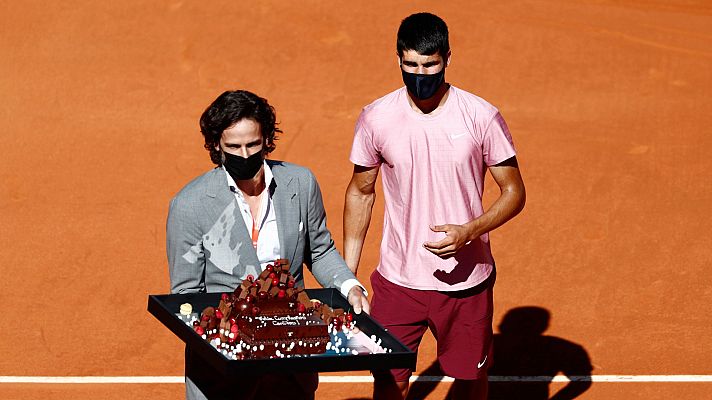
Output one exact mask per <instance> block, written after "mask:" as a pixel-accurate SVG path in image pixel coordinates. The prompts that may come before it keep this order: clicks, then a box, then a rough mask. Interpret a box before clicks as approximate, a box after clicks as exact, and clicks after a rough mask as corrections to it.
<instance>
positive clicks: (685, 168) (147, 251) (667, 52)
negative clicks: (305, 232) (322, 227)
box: [0, 0, 712, 400]
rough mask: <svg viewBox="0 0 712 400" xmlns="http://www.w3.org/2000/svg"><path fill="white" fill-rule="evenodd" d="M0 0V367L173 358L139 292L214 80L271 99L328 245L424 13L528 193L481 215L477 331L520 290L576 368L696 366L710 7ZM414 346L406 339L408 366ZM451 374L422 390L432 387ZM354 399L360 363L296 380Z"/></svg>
mask: <svg viewBox="0 0 712 400" xmlns="http://www.w3.org/2000/svg"><path fill="white" fill-rule="evenodd" d="M670 3H674V4H673V5H670ZM0 9H1V10H2V11H0V94H1V95H2V100H1V102H0V121H2V131H1V133H0V148H2V155H1V156H0V182H2V184H0V243H2V250H0V254H1V255H2V257H1V260H2V261H0V269H1V270H0V276H2V279H1V280H0V305H2V310H3V315H4V317H3V318H2V320H3V323H2V329H1V331H2V334H1V335H0V376H143V375H151V376H153V375H155V376H179V375H181V374H182V372H183V351H182V343H181V342H180V341H179V340H178V339H177V338H176V337H175V336H173V335H172V334H171V333H170V332H169V331H168V330H167V329H166V328H164V327H163V326H162V325H161V324H160V323H159V322H158V321H157V320H156V319H155V318H154V317H152V316H151V315H150V314H148V312H147V311H146V300H147V295H148V294H159V293H166V292H168V290H169V286H168V273H167V262H166V257H165V245H164V243H165V218H166V213H167V207H168V201H169V199H170V198H171V197H172V196H173V195H174V194H175V193H176V192H177V191H178V190H179V189H180V188H181V187H182V186H183V185H184V184H185V183H186V182H188V181H189V180H190V179H192V178H193V177H194V176H196V175H198V174H200V173H202V172H204V171H206V170H207V169H209V168H211V163H210V161H209V157H208V154H207V152H206V151H205V150H203V149H202V142H201V140H202V137H201V135H200V133H199V130H198V118H199V116H200V114H201V112H202V111H203V109H204V108H205V107H206V106H207V105H208V104H209V103H210V102H211V101H212V100H213V99H214V98H215V97H216V96H217V95H218V94H220V93H221V92H222V91H224V90H227V89H238V88H243V89H248V90H251V91H254V92H256V93H258V94H260V95H261V96H264V97H266V98H268V99H269V101H270V102H271V103H272V104H273V105H274V106H275V107H276V109H277V115H278V119H279V121H281V127H282V129H283V130H284V134H283V135H282V137H281V139H280V140H279V142H278V147H277V150H276V152H275V153H273V158H277V159H283V160H288V161H292V162H296V163H299V164H303V165H306V166H308V167H310V168H311V169H312V170H313V171H314V173H315V174H316V176H317V178H318V179H319V181H320V183H321V187H322V190H323V193H324V199H325V203H326V207H327V213H328V216H329V226H330V228H331V230H332V232H333V233H334V237H335V239H336V241H337V245H338V247H339V248H340V247H341V236H342V235H341V230H342V228H341V225H342V223H341V216H342V207H343V196H344V190H345V187H346V184H347V182H348V180H349V178H350V173H351V164H350V162H349V161H348V154H349V150H350V145H351V140H352V132H353V127H354V123H355V120H356V117H357V116H358V114H359V112H360V109H361V107H363V106H364V105H365V104H368V103H369V102H371V101H372V100H373V99H375V98H377V97H380V96H381V95H383V94H385V93H387V92H390V91H391V90H393V89H395V88H397V87H399V86H401V85H402V82H401V80H400V72H399V71H398V66H397V63H396V57H395V33H396V30H397V27H398V24H399V22H400V20H401V19H402V18H403V17H405V16H407V15H408V14H410V13H412V12H417V11H425V10H427V11H431V12H434V13H436V14H439V15H440V16H442V17H443V18H444V19H445V20H446V21H447V22H448V24H449V27H450V31H451V45H452V51H453V54H452V63H451V66H450V68H449V69H448V71H447V80H448V81H449V82H452V83H453V84H455V85H456V86H458V87H460V88H463V89H466V90H469V91H471V92H473V93H476V94H478V95H479V96H481V97H484V98H485V99H487V100H489V101H490V102H491V103H493V104H495V105H496V106H497V107H499V109H500V110H501V112H502V114H503V115H504V117H505V118H506V120H507V121H508V123H509V126H510V129H511V131H512V133H513V136H514V140H515V145H516V147H517V150H518V158H519V162H520V165H521V170H522V175H523V176H524V179H525V182H526V185H527V192H528V193H527V194H528V199H527V205H526V208H525V210H524V212H523V213H522V214H521V215H520V216H518V217H517V218H516V219H515V220H513V221H511V222H510V223H508V224H507V225H506V226H504V227H502V228H500V229H498V230H497V231H495V232H494V233H493V234H492V241H493V251H494V254H495V258H496V260H497V266H498V279H497V285H496V295H495V298H496V299H495V300H496V314H495V329H496V330H497V325H498V324H499V322H500V321H501V320H502V318H503V316H504V315H505V314H506V313H507V312H508V311H509V310H512V309H514V308H517V307H522V306H534V307H539V308H541V309H544V310H547V311H548V312H549V313H550V315H551V321H550V325H549V327H548V329H547V330H546V331H545V332H544V335H546V336H553V337H558V338H561V339H564V340H565V341H566V342H564V343H568V344H571V343H574V344H578V345H580V346H581V347H582V348H583V350H584V351H585V353H586V354H587V356H588V357H590V359H591V362H592V364H593V366H594V370H593V374H594V375H691V374H703V375H709V374H711V373H712V366H711V364H710V360H712V346H710V343H712V328H710V327H711V326H712V318H710V313H709V305H710V298H712V290H711V289H710V283H709V282H710V278H712V273H711V272H710V265H711V264H712V263H711V261H712V250H710V249H712V243H711V238H712V234H711V233H710V232H711V231H712V219H710V217H709V213H710V211H711V206H710V204H712V185H711V184H710V178H711V177H712V172H711V171H712V157H710V154H709V149H710V147H711V145H712V139H711V137H712V135H711V133H712V132H711V128H710V127H711V126H712V102H710V90H711V89H712V73H710V71H712V4H710V3H709V2H707V1H703V0H699V1H694V0H687V1H685V0H681V1H675V2H669V1H662V0H656V1H642V0H629V1H613V0H598V1H594V0H591V1H583V0H580V1H563V0H562V1H518V2H481V1H478V2H470V1H456V2H455V1H454V2H448V3H446V4H441V3H440V2H433V3H432V4H430V3H427V2H424V1H418V2H406V1H401V2H341V3H339V2H316V1H313V2H284V1H259V2H236V1H217V2H216V1H210V2H204V1H165V2H139V1H133V0H131V1H121V2H113V3H112V2H93V1H74V2H22V1H20V2H13V1H2V7H1V8H0ZM489 184H490V185H489V189H488V190H487V191H486V198H487V201H488V202H489V203H491V202H492V201H493V199H494V198H495V197H496V196H497V190H496V188H495V187H494V186H493V185H492V181H491V180H489ZM380 190H381V188H380V186H379V194H380ZM382 210H383V207H382V197H381V198H379V200H378V202H377V204H376V210H375V214H374V215H375V218H374V222H373V224H372V226H371V229H370V232H369V236H368V243H367V247H366V250H365V255H364V258H363V264H362V268H361V271H360V273H359V276H360V278H361V279H362V280H363V282H364V283H366V284H367V285H368V275H369V273H370V272H371V271H372V270H373V268H374V267H375V265H376V264H377V261H378V244H379V242H380V231H381V222H380V216H381V214H382ZM309 284H310V285H314V281H313V280H310V281H309ZM540 339H550V338H540ZM536 350H537V349H532V348H523V349H522V357H526V356H530V355H531V354H534V353H535V352H536ZM434 357H435V349H434V342H433V340H432V337H431V336H428V337H427V338H426V340H425V342H424V343H423V346H422V349H421V352H420V356H419V362H418V372H417V374H422V373H424V372H423V371H424V370H426V368H428V367H429V366H430V365H431V363H432V361H433V360H434ZM542 362H543V361H542ZM335 375H367V373H366V372H350V373H339V374H335ZM562 386H563V384H561V383H554V384H552V385H551V390H552V392H554V391H556V390H557V389H558V388H560V387H562ZM448 387H449V384H448V383H440V384H439V385H436V386H435V387H434V388H425V389H424V390H425V391H424V392H423V393H427V392H428V391H429V390H432V392H430V394H429V396H428V398H434V399H437V398H443V397H444V396H445V393H446V391H447V389H448ZM421 389H423V388H421ZM711 389H712V383H597V382H594V383H593V385H592V387H591V388H590V389H589V390H587V391H586V392H585V393H584V394H582V395H581V396H579V397H578V398H580V399H594V400H599V399H601V400H602V399H613V400H624V399H682V400H687V399H700V398H705V397H706V396H709V393H710V390H711ZM182 393H183V387H182V385H180V384H151V385H138V384H137V385H121V384H113V385H112V384H97V385H76V384H75V385H72V384H54V385H51V384H15V383H2V384H0V398H3V399H21V400H24V399H33V398H44V399H60V400H66V399H95V398H106V399H118V398H122V399H123V398H151V399H175V398H179V397H180V396H182ZM369 396H370V385H369V384H367V383H360V384H345V383H322V384H321V385H320V388H319V391H318V392H317V398H318V399H355V398H368V397H369ZM532 398H534V397H532Z"/></svg>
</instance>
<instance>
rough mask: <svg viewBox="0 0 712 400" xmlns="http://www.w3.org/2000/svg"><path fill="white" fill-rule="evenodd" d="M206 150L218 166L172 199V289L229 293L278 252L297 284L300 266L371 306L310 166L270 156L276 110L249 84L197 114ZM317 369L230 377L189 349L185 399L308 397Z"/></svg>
mask: <svg viewBox="0 0 712 400" xmlns="http://www.w3.org/2000/svg"><path fill="white" fill-rule="evenodd" d="M200 128H201V132H202V134H203V136H204V138H205V149H206V150H208V151H209V152H210V158H211V160H212V162H213V163H214V164H216V165H217V168H215V169H213V170H211V171H209V172H207V173H205V174H203V175H201V176H199V177H197V178H195V179H194V180H193V181H191V182H190V183H188V184H187V185H186V186H185V187H184V188H183V189H182V190H181V191H180V192H179V193H178V194H177V195H176V196H175V197H174V198H173V200H172V201H171V204H170V210H169V213H168V223H167V253H168V264H169V270H170V279H171V292H172V293H195V292H229V291H232V290H234V289H235V287H237V286H238V285H240V283H241V282H242V280H243V279H247V277H248V276H249V275H252V276H258V275H259V274H260V272H262V270H263V268H264V267H266V266H267V265H268V264H270V263H272V262H274V261H275V260H276V259H279V258H286V259H288V260H290V262H291V267H290V272H291V273H292V275H294V278H295V280H296V282H297V285H300V286H303V285H304V274H303V267H302V266H303V265H306V266H307V267H308V268H309V269H310V270H311V272H312V273H313V275H314V276H315V277H316V279H317V281H319V283H320V284H321V285H323V286H324V287H332V288H337V289H339V290H340V291H341V293H342V294H344V296H346V297H347V299H348V301H349V303H350V304H351V305H352V307H353V309H354V312H356V313H360V312H361V310H364V311H366V312H368V311H369V305H368V301H367V299H366V293H365V290H364V289H363V286H362V285H361V284H360V283H359V282H358V280H356V277H355V276H354V275H353V273H352V272H351V271H350V270H349V268H348V267H347V266H346V263H345V262H344V260H343V258H342V257H341V255H339V253H338V251H337V250H336V248H335V247H334V242H333V240H332V238H331V234H330V233H329V231H328V229H327V228H326V213H325V211H324V205H323V202H322V198H321V191H320V189H319V185H318V183H317V181H316V179H315V178H314V175H313V174H312V173H311V171H309V170H308V169H307V168H304V167H300V166H297V165H294V164H290V163H287V162H282V161H274V160H266V156H267V154H269V153H270V152H271V151H273V150H274V149H275V139H276V134H277V133H279V132H281V130H280V129H278V128H277V126H276V118H275V113H274V109H273V108H272V107H271V106H270V105H269V104H268V103H267V101H266V100H265V99H263V98H260V97H259V96H257V95H255V94H253V93H250V92H248V91H243V90H237V91H228V92H225V93H223V94H222V95H220V96H219V97H218V98H217V99H216V100H215V101H214V102H213V103H212V104H211V105H210V106H209V107H208V108H207V109H206V110H205V112H204V113H203V115H202V116H201V118H200ZM317 385H318V377H317V376H316V374H270V375H266V376H261V377H249V378H246V379H244V381H242V380H241V381H240V382H234V381H231V382H227V381H226V379H225V378H224V377H220V376H219V374H217V373H216V372H215V371H213V370H212V368H211V367H210V366H209V365H208V364H207V363H206V362H205V361H204V360H203V359H202V358H200V357H198V356H197V355H196V354H194V353H192V352H191V349H190V348H186V397H187V398H188V399H204V398H210V399H214V398H218V399H220V398H260V399H262V398H284V397H285V396H286V397H288V398H305V399H313V398H314V392H315V391H316V387H317Z"/></svg>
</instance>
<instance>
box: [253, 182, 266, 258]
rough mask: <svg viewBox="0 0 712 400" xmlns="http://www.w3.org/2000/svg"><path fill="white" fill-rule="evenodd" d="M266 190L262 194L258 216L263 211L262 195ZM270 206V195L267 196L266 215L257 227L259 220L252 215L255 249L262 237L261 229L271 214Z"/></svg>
mask: <svg viewBox="0 0 712 400" xmlns="http://www.w3.org/2000/svg"><path fill="white" fill-rule="evenodd" d="M265 192H266V190H264V191H262V194H260V208H259V209H258V211H257V215H258V217H259V215H260V212H261V211H262V202H263V201H262V196H263V195H264V194H265ZM268 196H269V195H268ZM269 208H270V201H269V197H268V198H267V209H266V211H265V215H264V217H263V218H262V222H261V223H260V225H259V228H258V227H257V220H256V219H255V217H254V216H251V217H252V247H254V248H255V250H257V241H258V240H259V237H260V229H262V227H263V226H264V224H265V221H267V216H268V215H269Z"/></svg>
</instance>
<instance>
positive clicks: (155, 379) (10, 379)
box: [0, 375, 712, 384]
mask: <svg viewBox="0 0 712 400" xmlns="http://www.w3.org/2000/svg"><path fill="white" fill-rule="evenodd" d="M410 381H411V382H415V381H418V382H452V381H453V378H450V377H448V376H412V377H411V378H410ZM489 381H490V382H552V381H553V382H569V381H584V382H614V383H625V382H712V375H592V376H571V377H566V376H560V375H559V376H554V377H551V376H490V377H489ZM183 382H184V378H183V377H182V376H0V383H40V384H45V383H64V384H72V383H94V384H97V383H100V384H105V383H148V384H151V383H183ZM319 382H322V383H372V382H373V377H371V376H368V375H365V376H333V375H332V376H328V375H323V376H320V377H319Z"/></svg>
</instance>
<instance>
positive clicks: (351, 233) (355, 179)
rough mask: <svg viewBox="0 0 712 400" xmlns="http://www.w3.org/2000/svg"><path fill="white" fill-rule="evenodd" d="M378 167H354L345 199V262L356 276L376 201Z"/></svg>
mask: <svg viewBox="0 0 712 400" xmlns="http://www.w3.org/2000/svg"><path fill="white" fill-rule="evenodd" d="M378 169H379V168H378V167H362V166H360V165H354V171H353V175H352V176H351V182H349V186H348V187H347V188H346V196H345V199H344V260H345V261H346V265H348V266H349V269H351V272H353V273H354V275H356V271H357V270H358V263H359V260H360V259H361V251H362V250H363V243H364V241H365V239H366V232H367V231H368V226H369V224H370V223H371V211H372V209H373V203H374V202H375V200H376V178H377V177H378Z"/></svg>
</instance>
